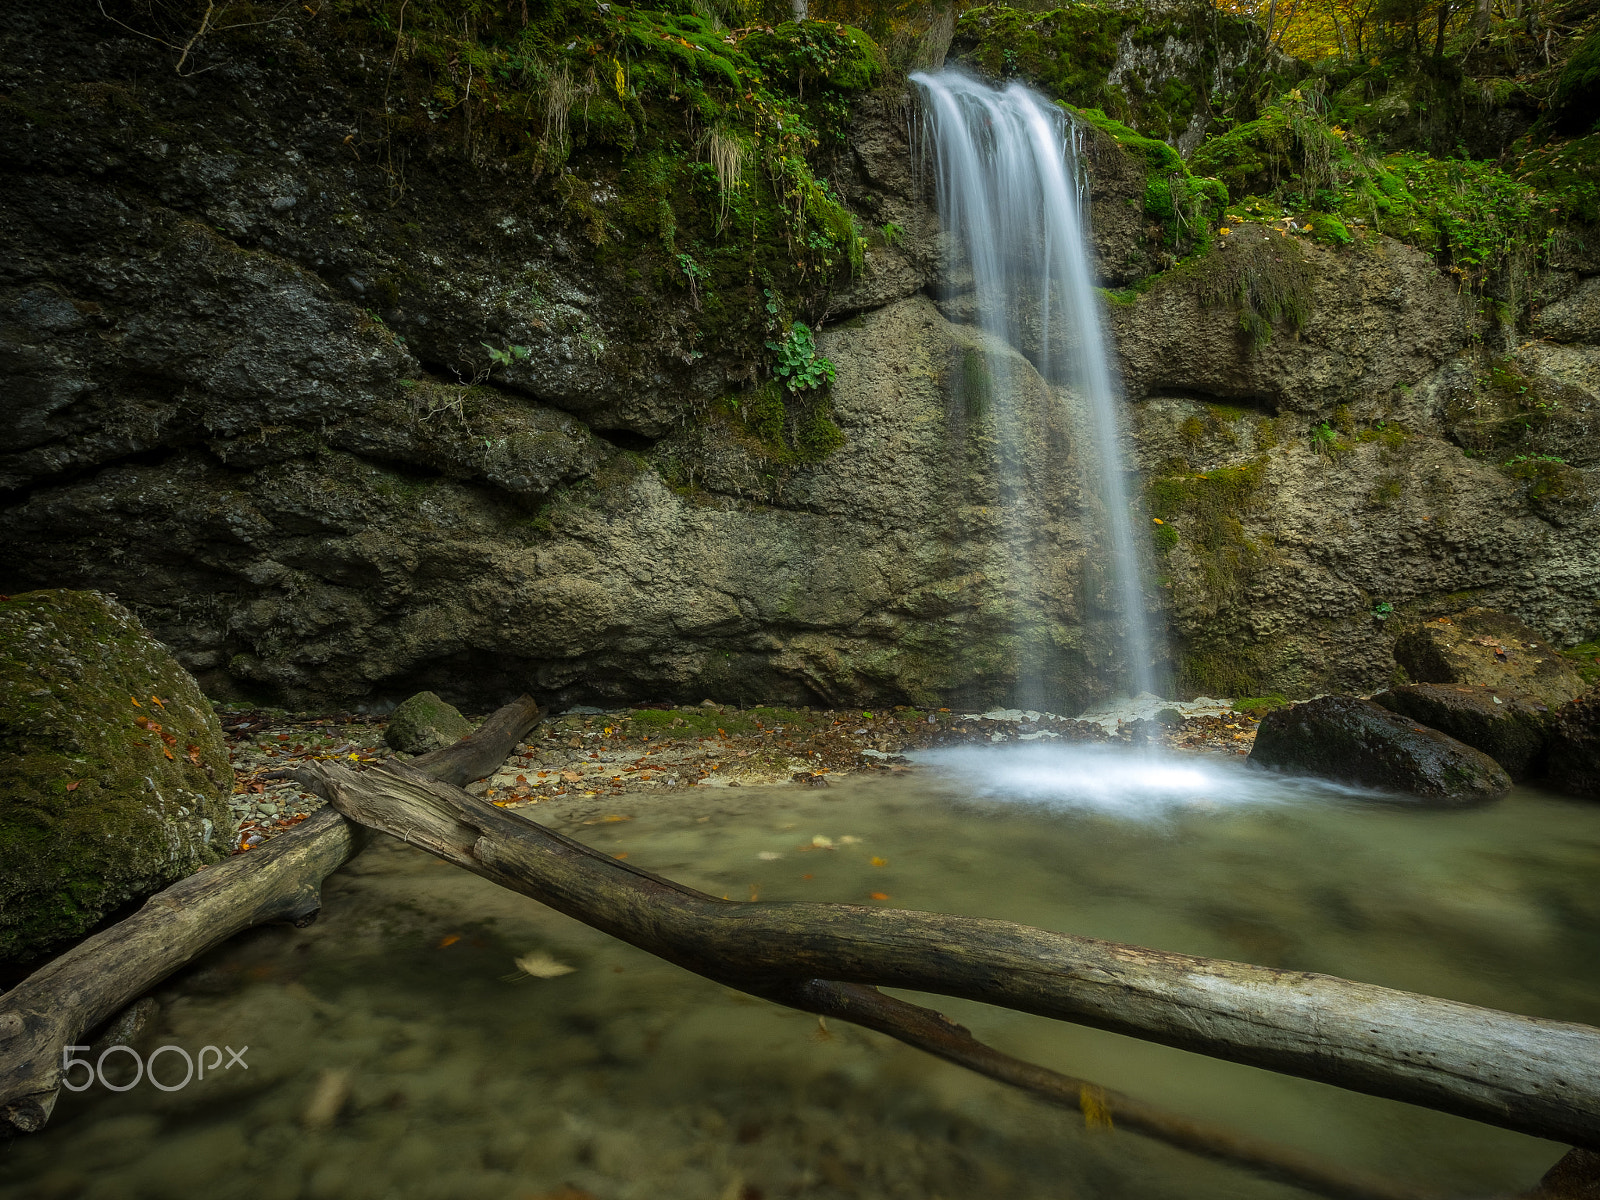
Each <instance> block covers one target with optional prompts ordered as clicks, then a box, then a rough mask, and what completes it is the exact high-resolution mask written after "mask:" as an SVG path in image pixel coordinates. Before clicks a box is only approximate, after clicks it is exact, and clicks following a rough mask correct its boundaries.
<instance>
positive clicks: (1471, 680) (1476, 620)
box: [1394, 608, 1586, 708]
mask: <svg viewBox="0 0 1600 1200" xmlns="http://www.w3.org/2000/svg"><path fill="white" fill-rule="evenodd" d="M1394 656H1395V661H1396V662H1398V663H1399V664H1400V665H1401V666H1402V667H1404V668H1405V670H1406V673H1407V674H1409V675H1410V676H1411V678H1412V679H1413V680H1415V681H1416V682H1418V683H1438V684H1465V685H1469V686H1475V687H1480V688H1487V689H1489V690H1490V691H1492V692H1495V693H1497V694H1498V693H1500V692H1505V693H1508V694H1510V695H1521V696H1527V697H1529V698H1531V699H1534V700H1536V701H1538V702H1539V703H1542V704H1544V705H1546V706H1547V707H1551V708H1554V707H1556V706H1558V705H1562V704H1565V703H1566V702H1567V701H1569V700H1572V699H1574V698H1576V697H1577V696H1579V695H1581V694H1582V693H1583V692H1584V691H1585V690H1586V685H1585V684H1584V682H1583V680H1582V679H1580V678H1579V677H1578V675H1577V673H1576V672H1575V671H1574V670H1573V669H1572V666H1571V664H1570V663H1568V662H1567V660H1566V659H1564V658H1563V657H1562V656H1561V654H1560V653H1559V652H1558V651H1557V650H1556V649H1555V648H1553V647H1552V646H1550V645H1549V644H1548V643H1547V642H1545V641H1544V639H1543V638H1541V637H1540V636H1539V635H1538V634H1537V633H1535V632H1534V631H1533V630H1532V629H1530V628H1528V626H1527V625H1525V624H1523V623H1522V622H1521V621H1519V620H1517V619H1516V618H1515V617H1513V616H1510V615H1508V614H1506V613H1501V612H1494V611H1492V610H1490V609H1486V608H1470V609H1467V610H1466V611H1464V612H1458V613H1453V614H1451V615H1449V616H1443V617H1436V618H1435V619H1433V620H1431V621H1426V622H1422V623H1421V624H1418V625H1416V626H1414V627H1412V628H1411V629H1409V630H1407V631H1406V632H1404V633H1403V634H1401V636H1400V637H1399V639H1398V640H1397V641H1396V642H1395V648H1394Z"/></svg>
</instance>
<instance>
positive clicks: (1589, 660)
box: [1561, 642, 1600, 684]
mask: <svg viewBox="0 0 1600 1200" xmlns="http://www.w3.org/2000/svg"><path fill="white" fill-rule="evenodd" d="M1561 653H1562V655H1563V656H1564V657H1565V658H1566V660H1567V661H1568V662H1569V663H1571V664H1572V669H1573V670H1575V671H1577V673H1578V677H1579V678H1581V679H1582V680H1583V681H1584V682H1585V683H1587V684H1597V683H1600V642H1584V643H1583V644H1582V645H1578V646H1573V647H1571V648H1569V649H1566V650H1563V651H1562V652H1561Z"/></svg>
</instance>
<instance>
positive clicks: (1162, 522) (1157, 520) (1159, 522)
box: [1150, 517, 1166, 525]
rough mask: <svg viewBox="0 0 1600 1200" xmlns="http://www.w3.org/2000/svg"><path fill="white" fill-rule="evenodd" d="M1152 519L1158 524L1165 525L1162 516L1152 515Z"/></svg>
mask: <svg viewBox="0 0 1600 1200" xmlns="http://www.w3.org/2000/svg"><path fill="white" fill-rule="evenodd" d="M1150 519H1151V520H1152V521H1154V522H1155V523H1156V524H1157V525H1165V524H1166V522H1165V521H1163V520H1162V519H1161V518H1160V517H1151V518H1150Z"/></svg>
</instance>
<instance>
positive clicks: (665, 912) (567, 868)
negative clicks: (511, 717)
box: [310, 764, 1600, 1147]
mask: <svg viewBox="0 0 1600 1200" xmlns="http://www.w3.org/2000/svg"><path fill="white" fill-rule="evenodd" d="M310 774H313V775H315V776H318V777H320V778H319V780H318V781H317V782H316V783H315V784H314V786H316V787H317V789H318V790H319V791H321V792H322V793H323V794H324V795H325V796H327V797H328V799H329V800H330V801H331V802H332V803H333V805H334V806H335V807H336V808H337V809H339V811H341V812H343V813H344V814H345V815H346V816H348V817H350V818H351V819H353V820H357V821H360V822H361V823H363V824H366V825H371V826H372V827H373V828H376V829H381V830H384V831H385V832H388V833H392V834H394V835H396V836H398V837H401V838H404V839H405V840H406V841H409V842H411V843H413V844H415V845H418V846H421V847H422V848H424V849H426V850H428V851H430V852H432V853H434V854H436V855H438V856H439V857H441V858H445V859H448V860H449V861H451V862H454V863H457V864H459V865H461V866H464V867H466V868H467V869H468V870H471V871H473V872H475V873H477V874H479V875H482V876H484V877H485V878H488V879H491V880H493V881H494V882H496V883H499V884H501V885H503V886H505V887H508V888H511V889H512V890H514V891H519V892H522V893H524V894H525V895H529V896H532V897H534V898H535V899H537V900H540V901H542V902H543V903H545V904H548V905H550V906H551V907H552V908H555V909H558V910H559V911H561V912H564V913H566V914H568V915H569V916H572V917H575V918H577V919H578V920H581V921H583V922H585V923H586V924H589V925H592V926H594V927H595V928H597V929H601V930H603V931H605V932H607V933H610V934H612V935H613V936H615V937H618V938H620V939H622V940H623V941H627V942H630V943H632V944H633V945H636V946H639V947H641V948H643V949H646V950H649V951H650V952H651V953H654V954H657V955H659V956H660V957H662V958H665V959H667V960H668V961H671V962H674V963H677V964H679V965H681V966H684V967H686V968H688V969H689V970H691V971H695V972H696V973H698V974H701V975H705V976H707V977H709V978H712V979H718V980H722V981H724V982H728V983H730V984H732V985H733V986H736V987H740V988H743V989H745V990H747V991H751V992H755V993H757V994H762V993H763V989H766V992H767V993H768V994H770V992H771V989H772V988H774V987H778V986H783V985H794V984H799V983H804V982H806V981H808V980H832V981H837V982H841V983H858V984H867V985H878V986H889V987H900V988H910V989H914V990H917V991H924V992H934V993H940V994H944V995H950V996H961V997H964V998H967V999H971V1000H981V1001H985V1002H987V1003H990V1004H997V1005H1000V1006H1003V1007H1006V1008H1013V1009H1017V1010H1020V1011H1023V1012H1031V1013H1037V1014H1040V1015H1041V1016H1047V1017H1055V1018H1058V1019H1061V1020H1068V1021H1074V1022H1077V1023H1079V1024H1084V1025H1091V1026H1094V1027H1096V1028H1100V1029H1109V1030H1112V1031H1114V1032H1117V1033H1125V1034H1129V1035H1131V1036H1134V1037H1138V1038H1143V1039H1145V1040H1146V1041H1154V1042H1160V1043H1163V1044H1165V1045H1169V1046H1176V1047H1178V1048H1180V1049H1185V1050H1193V1051H1196V1052H1198V1053H1202V1054H1208V1055H1211V1056H1213V1057H1216V1058H1224V1059H1229V1060H1232V1061H1234V1062H1242V1063H1248V1064H1250V1065H1252V1066H1258V1067H1265V1068H1268V1069H1270V1070H1275V1071H1280V1072H1283V1073H1284V1074H1289V1075H1299V1076H1302V1077H1304V1078H1307V1079H1315V1080H1319V1081H1321V1082H1324V1083H1332V1084H1336V1085H1338V1086H1340V1087H1345V1088H1349V1089H1352V1090H1354V1091H1359V1092H1367V1093H1370V1094H1372V1095H1378V1096H1386V1097H1390V1098H1392V1099H1397V1100H1405V1101H1409V1102H1410V1103H1413V1104H1420V1105H1423V1106H1425V1107H1429V1108H1435V1109H1439V1110H1441V1111H1443V1112H1449V1113H1455V1114H1458V1115H1460V1116H1464V1117H1470V1118H1472V1119H1474V1120H1479V1121H1484V1122H1486V1123H1488V1124H1491V1125H1498V1126H1501V1127H1503V1128H1506V1129H1514V1130H1517V1131H1518V1132H1521V1133H1528V1134H1532V1135H1534V1136H1536V1137H1544V1138H1549V1139H1552V1140H1554V1141H1559V1142H1565V1143H1568V1144H1572V1145H1580V1146H1587V1147H1600V1030H1597V1029H1593V1028H1591V1027H1589V1026H1587V1025H1577V1024H1570V1023H1567V1022H1562V1021H1548V1020H1542V1019H1539V1018H1535V1017H1523V1016H1517V1015H1514V1014H1512V1013H1504V1012H1497V1011H1494V1010H1492V1009H1485V1008H1477V1007H1475V1006H1473V1005H1470V1004H1460V1003H1457V1002H1455V1001H1451V1000H1441V999H1437V998H1435V997H1431V996H1420V995H1415V994H1412V993H1409V992H1400V991H1395V990H1392V989H1389V988H1382V987H1376V986H1374V985H1371V984H1364V983H1355V982H1352V981H1350V980H1346V979H1339V978H1336V977H1333V976H1330V975H1320V974H1315V973H1312V972H1305V971H1281V970H1275V969H1272V968H1268V967H1258V966H1250V965H1246V964H1243V963H1232V962H1224V961H1222V960H1218V959H1207V958H1198V957H1194V956H1191V955H1185V954H1169V953H1166V952H1163V951H1159V950H1148V949H1144V948H1141V947H1137V946H1125V945H1120V944H1118V943H1115V942H1104V941H1100V940H1098V939H1095V938H1085V937H1075V936H1072V935H1068V934H1060V933H1051V932H1048V931H1045V930H1040V929H1032V928H1029V927H1027V926H1024V925H1015V924H1012V923H1010V922H1007V921H994V920H987V919H979V918H973V917H960V916H948V915H943V914H938V913H923V912H909V911H905V910H897V909H881V908H866V907H861V906H857V905H844V904H805V903H792V904H775V903H749V904H745V903H738V902H729V901H723V900H717V899H714V898H712V897H710V896H706V895H703V894H701V893H699V892H694V891H692V890H690V889H688V888H684V887H681V886H679V885H678V884H675V883H673V882H672V881H670V880H666V879H662V878H661V877H659V876H656V875H652V874H650V873H648V872H645V871H641V870H638V869H636V868H633V867H630V866H629V865H627V864H626V863H622V862H618V861H616V860H614V859H609V858H606V857H605V856H604V855H601V854H599V853H597V852H595V851H592V850H590V849H588V848H587V847H585V846H583V845H582V844H580V843H578V842H575V841H572V840H571V839H569V838H565V837H563V836H561V835H560V834H557V833H555V832H553V831H551V830H548V829H544V828H542V827H540V826H537V825H534V824H532V823H531V822H528V821H526V820H524V819H523V818H521V817H519V816H516V815H514V814H512V813H508V812H506V811H504V810H501V809H498V808H495V807H494V806H493V805H490V804H486V803H483V802H481V801H479V800H477V799H475V798H474V797H472V796H469V795H467V794H466V793H465V792H462V791H461V790H460V789H458V788H453V787H448V786H444V785H441V784H439V783H438V782H437V781H435V780H433V779H430V778H429V777H427V776H426V775H424V774H422V773H421V772H418V771H415V770H412V769H409V768H407V767H405V766H385V767H380V768H378V769H376V770H372V771H367V772H363V773H361V774H359V775H358V774H356V773H354V772H351V771H347V770H344V769H343V768H336V767H329V766H327V765H325V764H316V765H315V766H314V767H313V768H312V770H311V772H310Z"/></svg>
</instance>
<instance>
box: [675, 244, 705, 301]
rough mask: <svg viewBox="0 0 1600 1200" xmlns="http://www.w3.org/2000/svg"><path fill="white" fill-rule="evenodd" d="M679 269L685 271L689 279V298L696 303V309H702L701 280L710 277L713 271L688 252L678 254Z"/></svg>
mask: <svg viewBox="0 0 1600 1200" xmlns="http://www.w3.org/2000/svg"><path fill="white" fill-rule="evenodd" d="M678 269H679V270H680V271H682V272H683V274H684V277H685V278H686V279H688V281H689V300H690V302H691V303H692V304H693V305H694V307H695V311H696V312H699V311H700V281H701V280H703V279H710V278H711V272H710V271H708V270H706V269H705V268H704V267H702V266H701V265H700V264H699V263H697V262H695V260H694V259H693V258H692V257H690V256H689V255H687V254H680V255H678Z"/></svg>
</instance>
